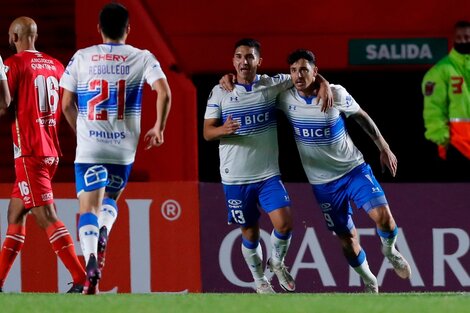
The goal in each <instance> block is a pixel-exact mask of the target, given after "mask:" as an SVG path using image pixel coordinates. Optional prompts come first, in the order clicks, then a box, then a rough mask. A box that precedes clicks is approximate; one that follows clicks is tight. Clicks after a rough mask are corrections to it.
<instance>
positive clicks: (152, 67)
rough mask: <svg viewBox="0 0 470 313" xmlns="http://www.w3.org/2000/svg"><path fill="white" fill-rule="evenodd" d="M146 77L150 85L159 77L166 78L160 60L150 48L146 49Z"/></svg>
mask: <svg viewBox="0 0 470 313" xmlns="http://www.w3.org/2000/svg"><path fill="white" fill-rule="evenodd" d="M144 78H145V81H146V82H147V84H149V85H150V86H152V85H153V83H154V82H156V81H157V80H159V79H162V78H165V79H166V75H165V73H164V72H163V70H162V67H161V66H160V62H158V60H157V58H156V57H155V56H154V55H153V54H152V53H150V51H148V50H145V51H144ZM152 89H153V87H152Z"/></svg>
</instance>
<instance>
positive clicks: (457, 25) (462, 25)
mask: <svg viewBox="0 0 470 313" xmlns="http://www.w3.org/2000/svg"><path fill="white" fill-rule="evenodd" d="M467 27H470V22H469V21H464V20H461V21H458V22H457V23H455V26H454V28H455V29H457V28H467Z"/></svg>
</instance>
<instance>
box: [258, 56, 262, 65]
mask: <svg viewBox="0 0 470 313" xmlns="http://www.w3.org/2000/svg"><path fill="white" fill-rule="evenodd" d="M262 62H263V58H261V57H260V58H259V60H258V66H261V63H262Z"/></svg>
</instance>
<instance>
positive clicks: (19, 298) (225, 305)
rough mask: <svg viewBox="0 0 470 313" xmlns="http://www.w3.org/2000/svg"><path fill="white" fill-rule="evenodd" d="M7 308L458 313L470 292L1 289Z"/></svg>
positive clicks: (116, 312)
mask: <svg viewBox="0 0 470 313" xmlns="http://www.w3.org/2000/svg"><path fill="white" fill-rule="evenodd" d="M0 312H2V313H13V312H15V313H16V312H18V313H36V312H41V313H43V312H47V313H55V312H57V313H59V312H60V313H74V312H77V313H89V312H96V313H120V312H132V313H146V312H149V313H150V312H152V313H155V312H157V313H158V312H175V313H176V312H181V313H193V312H194V313H196V312H197V313H226V312H227V313H228V312H230V313H231V312H233V313H250V312H256V313H264V312H267V313H276V312H282V313H297V312H299V313H300V312H302V313H308V312H314V313H329V312H332V313H333V312H334V313H343V312H344V313H376V312H378V313H388V312H390V313H392V312H393V313H408V312H410V313H411V312H413V313H414V312H416V313H425V312H436V313H459V312H462V313H463V312H465V313H468V312H470V293H383V294H379V295H370V294H361V293H357V294H352V293H317V294H307V293H293V294H276V295H257V294H234V293H224V294H216V293H206V294H101V295H96V296H83V295H76V294H75V295H72V294H70V295H69V294H44V293H43V294H39V293H38V294H35V293H16V294H15V293H10V294H9V293H4V294H0Z"/></svg>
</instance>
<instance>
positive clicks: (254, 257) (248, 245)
mask: <svg viewBox="0 0 470 313" xmlns="http://www.w3.org/2000/svg"><path fill="white" fill-rule="evenodd" d="M240 229H241V231H242V246H241V249H242V255H243V258H244V259H245V262H246V264H247V265H248V268H249V269H250V271H251V275H252V276H253V280H254V281H255V285H256V292H257V293H260V294H267V293H274V289H273V288H272V286H271V284H270V283H269V280H268V278H267V277H266V276H265V275H264V266H263V250H262V249H261V244H260V234H259V231H260V230H259V224H258V222H256V223H255V224H254V225H251V226H242V227H240Z"/></svg>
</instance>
